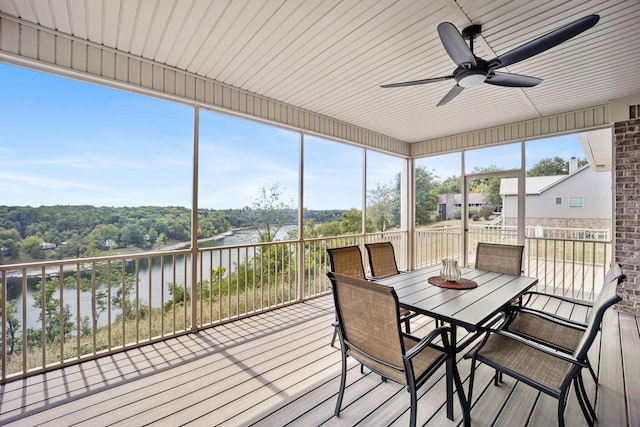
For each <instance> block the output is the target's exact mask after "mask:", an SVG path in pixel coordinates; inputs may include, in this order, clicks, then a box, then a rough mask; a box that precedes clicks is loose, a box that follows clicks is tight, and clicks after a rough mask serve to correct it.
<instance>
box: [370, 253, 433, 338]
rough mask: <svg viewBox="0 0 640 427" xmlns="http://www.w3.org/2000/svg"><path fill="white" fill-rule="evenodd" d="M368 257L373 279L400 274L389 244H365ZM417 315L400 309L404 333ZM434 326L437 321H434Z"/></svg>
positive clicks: (408, 329)
mask: <svg viewBox="0 0 640 427" xmlns="http://www.w3.org/2000/svg"><path fill="white" fill-rule="evenodd" d="M364 247H365V248H366V249H367V255H368V256H369V267H371V275H372V276H373V279H374V280H375V279H384V278H385V277H391V276H396V275H398V274H400V273H402V272H401V271H400V270H398V263H397V262H396V253H395V251H394V249H393V244H392V243H391V242H378V243H365V245H364ZM417 315H418V313H413V312H411V311H409V310H407V309H404V308H401V309H400V317H401V318H402V320H403V321H404V325H405V331H406V332H407V333H411V326H410V325H411V323H410V322H409V320H410V319H412V318H414V317H416V316H417ZM436 326H438V321H437V320H436Z"/></svg>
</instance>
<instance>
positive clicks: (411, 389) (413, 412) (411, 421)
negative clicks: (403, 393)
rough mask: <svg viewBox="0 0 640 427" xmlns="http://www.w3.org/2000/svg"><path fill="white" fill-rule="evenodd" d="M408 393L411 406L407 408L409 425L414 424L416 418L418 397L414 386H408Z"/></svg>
mask: <svg viewBox="0 0 640 427" xmlns="http://www.w3.org/2000/svg"><path fill="white" fill-rule="evenodd" d="M409 395H410V399H411V407H410V408H409V426H410V427H415V426H416V418H417V415H418V408H417V407H418V399H417V397H416V388H415V387H409Z"/></svg>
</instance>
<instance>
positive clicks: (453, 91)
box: [436, 84, 464, 107]
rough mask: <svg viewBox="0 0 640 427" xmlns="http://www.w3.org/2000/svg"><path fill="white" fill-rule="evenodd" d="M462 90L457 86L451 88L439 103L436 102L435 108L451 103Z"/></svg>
mask: <svg viewBox="0 0 640 427" xmlns="http://www.w3.org/2000/svg"><path fill="white" fill-rule="evenodd" d="M463 90H464V88H463V87H462V86H458V85H457V84H456V85H455V86H454V87H452V88H451V90H450V91H449V92H448V93H447V94H446V95H445V96H444V98H442V99H441V100H440V102H438V105H436V107H439V106H441V105H444V104H446V103H447V102H449V101H451V100H452V99H453V98H455V97H456V96H458V95H459V94H460V92H462V91H463Z"/></svg>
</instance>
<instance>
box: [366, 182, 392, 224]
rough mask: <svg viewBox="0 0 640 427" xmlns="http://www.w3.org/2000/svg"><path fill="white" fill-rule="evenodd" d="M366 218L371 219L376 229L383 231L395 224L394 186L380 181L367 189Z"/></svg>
mask: <svg viewBox="0 0 640 427" xmlns="http://www.w3.org/2000/svg"><path fill="white" fill-rule="evenodd" d="M368 193H369V197H368V200H367V202H368V205H369V206H368V207H367V219H371V221H372V222H373V224H374V226H375V229H376V230H377V231H385V230H386V229H388V228H391V227H394V226H395V225H396V223H395V220H394V217H393V196H394V194H393V193H394V188H393V187H391V186H384V185H382V184H380V183H377V184H376V187H375V188H374V189H372V190H369V192H368Z"/></svg>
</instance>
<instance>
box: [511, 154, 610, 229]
mask: <svg viewBox="0 0 640 427" xmlns="http://www.w3.org/2000/svg"><path fill="white" fill-rule="evenodd" d="M569 163H570V168H569V174H568V175H557V176H541V177H527V178H526V182H525V189H526V197H525V211H526V221H525V224H526V226H527V228H528V229H537V230H538V231H537V232H536V234H535V235H536V237H547V236H546V234H545V233H544V232H542V233H541V232H540V230H545V229H551V228H564V229H576V230H589V229H591V230H610V229H611V218H612V212H611V206H612V191H611V174H610V173H609V172H596V171H594V170H593V169H592V168H591V166H590V165H588V164H587V165H585V166H582V167H580V168H578V167H577V161H576V160H575V159H572V160H571V161H570V162H569ZM517 186H518V181H517V178H505V179H502V180H501V181H500V195H501V197H502V200H503V204H502V207H503V208H502V214H503V221H504V224H505V225H513V226H515V225H517V213H518V198H517V192H518V189H517ZM579 233H580V234H579V235H576V236H575V237H578V238H584V237H590V236H587V235H585V233H584V232H583V231H580V232H579ZM606 234H608V231H607V232H606Z"/></svg>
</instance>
